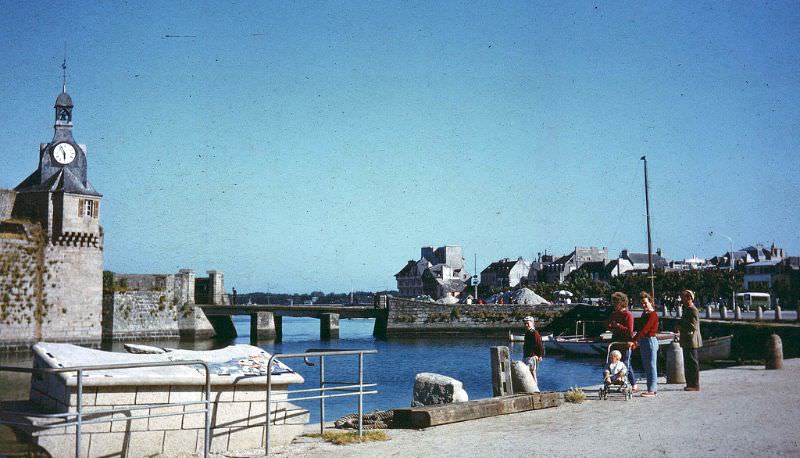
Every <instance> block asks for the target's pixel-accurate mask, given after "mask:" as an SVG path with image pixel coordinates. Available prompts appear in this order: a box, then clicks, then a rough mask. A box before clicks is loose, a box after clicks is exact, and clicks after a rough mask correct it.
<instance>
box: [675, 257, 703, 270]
mask: <svg viewBox="0 0 800 458" xmlns="http://www.w3.org/2000/svg"><path fill="white" fill-rule="evenodd" d="M708 266H709V263H708V262H707V261H706V260H705V259H702V258H698V257H696V256H692V257H691V258H688V259H684V260H681V261H670V263H669V268H670V270H678V271H680V270H702V269H705V268H706V267H708Z"/></svg>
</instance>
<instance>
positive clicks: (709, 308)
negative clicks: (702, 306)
mask: <svg viewBox="0 0 800 458" xmlns="http://www.w3.org/2000/svg"><path fill="white" fill-rule="evenodd" d="M706 318H708V319H709V320H710V319H711V306H710V305H706Z"/></svg>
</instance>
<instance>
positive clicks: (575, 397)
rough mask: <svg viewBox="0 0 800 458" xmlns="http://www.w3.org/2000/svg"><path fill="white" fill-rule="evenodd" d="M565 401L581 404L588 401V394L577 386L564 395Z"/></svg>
mask: <svg viewBox="0 0 800 458" xmlns="http://www.w3.org/2000/svg"><path fill="white" fill-rule="evenodd" d="M564 400H565V401H567V402H572V403H575V404H580V403H581V402H583V401H585V400H586V393H584V392H583V390H582V389H580V388H578V387H577V386H575V387H572V388H570V389H569V390H567V392H566V393H564Z"/></svg>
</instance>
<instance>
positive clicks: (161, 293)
mask: <svg viewBox="0 0 800 458" xmlns="http://www.w3.org/2000/svg"><path fill="white" fill-rule="evenodd" d="M105 276H106V278H105V282H106V284H105V290H104V294H103V340H104V341H126V340H127V341H131V340H147V339H162V338H188V339H195V338H207V337H212V336H213V335H214V331H213V328H212V327H211V324H210V323H209V322H208V319H206V317H205V315H204V314H203V311H202V310H200V309H197V308H196V307H195V306H194V280H195V279H194V272H193V271H191V270H188V269H183V270H181V271H179V272H178V273H177V274H174V275H172V274H117V273H112V272H106V273H105Z"/></svg>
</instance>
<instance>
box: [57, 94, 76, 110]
mask: <svg viewBox="0 0 800 458" xmlns="http://www.w3.org/2000/svg"><path fill="white" fill-rule="evenodd" d="M73 106H74V105H73V104H72V97H70V96H69V94H67V93H66V92H62V93H61V94H58V98H57V99H56V107H70V108H71V107H73Z"/></svg>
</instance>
